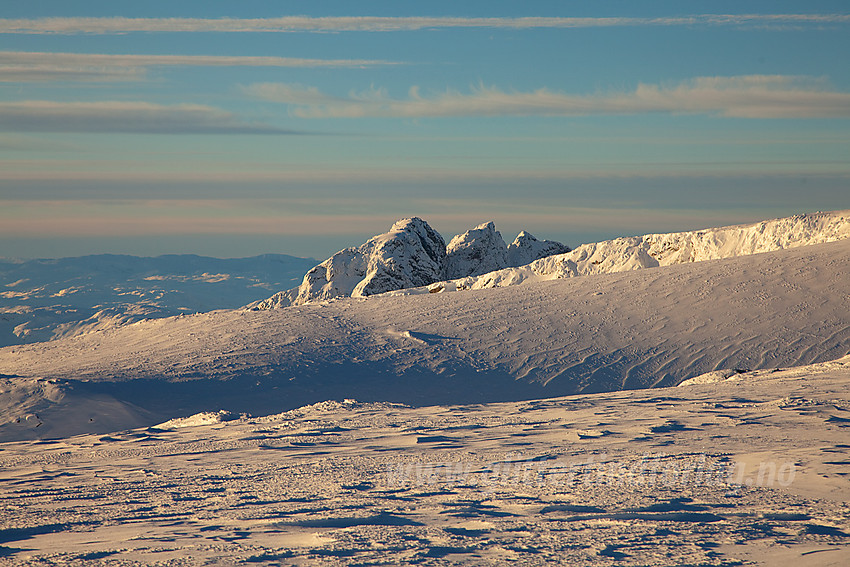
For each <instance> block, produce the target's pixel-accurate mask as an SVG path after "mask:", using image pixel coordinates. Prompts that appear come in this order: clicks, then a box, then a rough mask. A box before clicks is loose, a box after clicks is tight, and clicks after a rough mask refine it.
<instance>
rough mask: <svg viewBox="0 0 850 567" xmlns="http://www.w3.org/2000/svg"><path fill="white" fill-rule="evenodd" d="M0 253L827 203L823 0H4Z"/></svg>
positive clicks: (207, 251)
mask: <svg viewBox="0 0 850 567" xmlns="http://www.w3.org/2000/svg"><path fill="white" fill-rule="evenodd" d="M0 15H2V16H3V18H0V257H18V258H32V257H63V256H76V255H84V254H95V253H127V254H136V255H159V254H167V253H196V254H202V255H209V256H217V257H241V256H252V255H257V254H263V253H286V254H292V255H296V256H311V257H314V258H319V259H321V258H325V257H327V256H329V255H330V254H332V253H333V252H335V251H336V250H339V249H341V248H345V247H347V246H352V245H356V244H359V243H360V242H363V241H364V240H365V239H366V238H368V237H370V236H372V235H375V234H379V233H382V232H385V231H386V230H388V229H389V227H390V226H391V225H392V224H393V222H394V221H396V220H397V219H400V218H404V217H410V216H419V217H421V218H424V219H425V220H427V221H428V222H429V223H430V224H431V225H432V226H433V227H434V228H435V229H436V230H438V231H440V232H441V233H442V234H443V236H444V237H446V239H447V240H448V239H449V238H451V237H452V236H453V235H454V234H457V233H460V232H463V231H464V230H467V229H469V228H472V227H473V226H476V225H478V224H480V223H482V222H485V221H489V220H493V221H495V222H496V226H497V228H498V229H500V230H501V232H502V234H503V236H504V238H505V240H506V241H508V242H510V241H511V240H512V239H513V237H514V236H515V235H516V233H517V232H519V231H520V230H523V229H524V230H528V231H529V232H531V233H532V234H534V235H535V236H537V237H538V238H551V239H557V240H560V241H562V242H564V243H565V244H568V245H570V246H576V245H578V244H580V243H583V242H592V241H596V240H601V239H606V238H613V237H616V236H628V235H637V234H645V233H651V232H669V231H677V230H694V229H699V228H705V227H711V226H720V225H728V224H737V223H744V222H753V221H757V220H761V219H768V218H775V217H779V216H787V215H791V214H797V213H805V212H812V211H817V210H837V209H848V208H850V183H848V181H850V120H849V119H850V65H848V64H847V54H848V53H850V9H848V6H847V3H846V2H844V1H832V2H821V1H816V0H815V1H809V0H807V1H805V2H802V1H797V2H788V1H781V0H772V1H764V2H752V1H751V2H748V1H741V0H738V1H735V2H725V1H714V2H686V1H651V0H647V1H643V2H633V1H598V2H572V1H557V2H556V1H548V2H546V1H534V0H530V1H524V2H505V1H493V0H490V1H486V2H485V1H477V0H473V1H465V2H446V1H431V2H427V3H425V2H408V1H397V0H396V1H386V2H383V1H381V2H378V1H375V2H370V1H364V2H350V1H323V2H314V1H311V2H302V1H287V2H257V1H243V2H221V1H211V0H204V1H181V2H173V1H168V2H162V1H158V0H150V1H148V2H144V3H140V2H123V1H115V0H112V1H87V2H67V1H64V0H61V1H38V0H30V1H28V2H17V3H10V4H9V5H7V6H4V9H3V11H2V14H0Z"/></svg>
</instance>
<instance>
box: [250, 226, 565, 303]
mask: <svg viewBox="0 0 850 567" xmlns="http://www.w3.org/2000/svg"><path fill="white" fill-rule="evenodd" d="M563 251H569V248H568V247H566V246H564V245H563V244H561V243H559V242H553V241H549V240H542V241H541V240H537V239H536V238H534V237H533V236H532V235H530V234H528V233H527V232H525V231H523V232H521V233H520V234H519V236H517V237H516V240H514V242H513V244H511V246H510V247H509V246H506V245H505V241H504V240H502V235H501V234H500V233H499V231H498V230H496V225H495V224H493V222H492V221H490V222H486V223H483V224H480V225H478V226H477V227H475V228H473V229H471V230H468V231H466V232H464V233H463V234H459V235H457V236H455V237H454V238H452V239H451V241H450V242H449V244H448V246H446V243H445V241H444V240H443V237H442V236H440V234H439V233H438V232H437V231H435V230H434V229H433V228H431V227H430V226H429V225H428V223H427V222H425V221H424V220H422V219H420V218H417V217H413V218H409V219H402V220H400V221H398V222H397V223H395V224H394V225H393V226H392V228H391V229H390V231H389V232H387V233H385V234H380V235H378V236H375V237H373V238H371V239H370V240H369V241H368V242H366V243H365V244H363V245H361V246H358V247H352V248H346V249H345V250H341V251H339V252H337V253H336V254H334V255H333V256H331V257H330V258H328V259H327V260H325V261H324V262H322V263H321V264H319V265H318V266H316V267H314V268H313V269H311V270H310V271H309V272H307V274H306V275H305V276H304V280H303V281H302V282H301V285H300V286H298V287H296V288H293V289H290V290H287V291H282V292H279V293H276V294H275V295H273V296H272V297H270V298H268V299H266V300H264V301H260V302H257V303H253V304H251V305H249V306H248V307H249V308H251V309H276V308H280V307H289V306H291V305H303V304H305V303H310V302H312V301H322V300H326V299H333V298H335V297H366V296H369V295H375V294H378V293H386V292H388V291H396V290H399V289H408V288H415V287H422V286H426V285H430V284H432V283H434V282H438V281H442V280H446V279H456V278H462V277H469V276H478V275H480V274H485V273H487V272H492V271H493V270H499V269H501V268H506V267H508V266H519V265H522V264H527V263H528V262H532V261H534V260H537V259H538V258H543V257H545V256H547V255H549V254H557V253H560V252H563ZM517 262H519V263H517Z"/></svg>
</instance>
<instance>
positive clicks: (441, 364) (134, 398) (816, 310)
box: [0, 235, 850, 435]
mask: <svg viewBox="0 0 850 567" xmlns="http://www.w3.org/2000/svg"><path fill="white" fill-rule="evenodd" d="M812 238H813V239H815V238H822V236H819V235H814V236H812ZM754 249H755V247H754ZM848 273H850V240H842V241H839V242H834V243H826V244H817V245H812V246H805V247H798V248H792V249H788V250H780V251H775V252H770V253H766V254H758V255H751V256H740V257H734V258H728V259H723V260H716V261H705V262H691V263H685V264H678V265H672V266H667V267H665V268H663V269H652V270H637V271H627V272H620V273H611V274H600V275H596V276H594V277H584V278H567V279H555V280H552V281H537V282H529V283H526V285H521V286H515V287H506V288H495V289H484V290H478V291H473V292H466V293H450V294H421V295H412V296H387V295H382V296H375V297H370V298H359V299H352V298H349V299H342V300H336V301H331V302H324V303H315V304H308V305H302V306H297V307H291V308H287V309H274V310H266V311H251V310H237V311H217V312H212V313H205V314H198V315H192V316H184V317H179V318H170V319H160V320H154V321H145V322H139V323H136V324H133V325H130V326H127V327H123V328H118V329H112V330H106V331H103V332H98V333H91V334H88V335H83V336H79V337H75V338H71V339H63V340H59V341H52V342H49V343H41V344H34V345H26V346H15V347H7V348H4V349H0V373H3V374H6V375H15V376H9V377H7V379H5V380H4V385H3V389H4V391H5V393H4V395H3V396H2V398H0V399H2V400H3V403H4V404H5V405H4V407H2V408H0V410H2V411H0V415H3V416H4V419H6V420H8V421H7V424H10V423H11V420H13V419H14V418H16V416H17V417H21V416H24V417H26V416H27V415H30V414H32V415H37V416H38V418H35V417H33V418H32V423H33V427H34V424H36V423H39V422H41V423H43V424H42V425H41V426H39V431H41V432H48V431H49V430H50V428H51V427H54V425H51V424H52V423H53V424H57V425H56V427H59V426H60V425H61V429H60V430H57V432H56V433H55V434H57V435H67V434H70V433H71V432H81V431H88V430H92V431H95V430H98V428H101V429H100V430H103V429H109V428H111V427H116V425H117V424H125V426H127V425H126V424H127V423H131V424H132V425H141V424H153V423H159V422H162V421H164V420H166V419H170V418H173V417H178V416H180V415H189V414H192V413H196V412H199V411H207V410H218V409H221V408H223V409H227V410H230V411H235V412H239V411H248V412H252V413H255V414H256V413H271V412H273V411H281V410H283V409H287V408H291V407H297V406H299V405H303V404H305V403H311V402H315V401H319V400H324V399H342V398H356V399H358V400H363V401H369V400H381V401H398V402H406V403H415V404H431V403H464V402H481V401H492V400H510V399H529V398H536V397H548V396H557V395H565V394H570V393H574V392H593V391H604V390H617V389H623V388H640V387H646V386H655V385H672V384H676V383H678V382H679V381H681V380H683V379H686V378H691V377H694V376H697V375H700V374H703V373H705V372H709V371H712V370H721V369H735V368H740V369H755V368H771V367H779V366H793V365H799V364H807V363H812V362H819V361H825V360H832V359H836V358H839V357H841V356H844V355H846V354H848V352H850V278H848V277H847V274H848ZM39 379H47V380H39ZM18 425H19V424H18ZM15 427H18V426H17V425H16V426H15ZM16 431H19V428H18V429H16ZM38 434H39V435H43V434H44V433H38Z"/></svg>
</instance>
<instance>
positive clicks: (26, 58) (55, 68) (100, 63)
mask: <svg viewBox="0 0 850 567" xmlns="http://www.w3.org/2000/svg"><path fill="white" fill-rule="evenodd" d="M395 64H398V63H394V62H391V61H378V60H371V59H305V58H297V57H251V56H220V55H113V54H102V53H49V52H27V51H0V82H42V81H57V80H71V81H135V80H140V79H142V78H144V76H145V73H146V71H147V68H148V67H165V66H195V67H302V68H303V67H313V68H315V67H331V68H343V67H348V68H351V67H358V68H363V67H372V66H377V65H395Z"/></svg>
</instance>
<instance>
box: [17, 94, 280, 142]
mask: <svg viewBox="0 0 850 567" xmlns="http://www.w3.org/2000/svg"><path fill="white" fill-rule="evenodd" d="M0 131H10V132H80V133H136V134H295V133H296V132H292V131H287V130H281V129H276V128H272V127H269V126H265V125H262V124H252V123H248V122H243V121H241V120H240V119H238V118H237V117H236V116H234V115H233V114H231V113H229V112H226V111H224V110H221V109H218V108H214V107H210V106H204V105H197V104H177V105H170V106H166V105H159V104H151V103H146V102H123V101H104V102H53V101H43V100H29V101H20V102H0Z"/></svg>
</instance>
